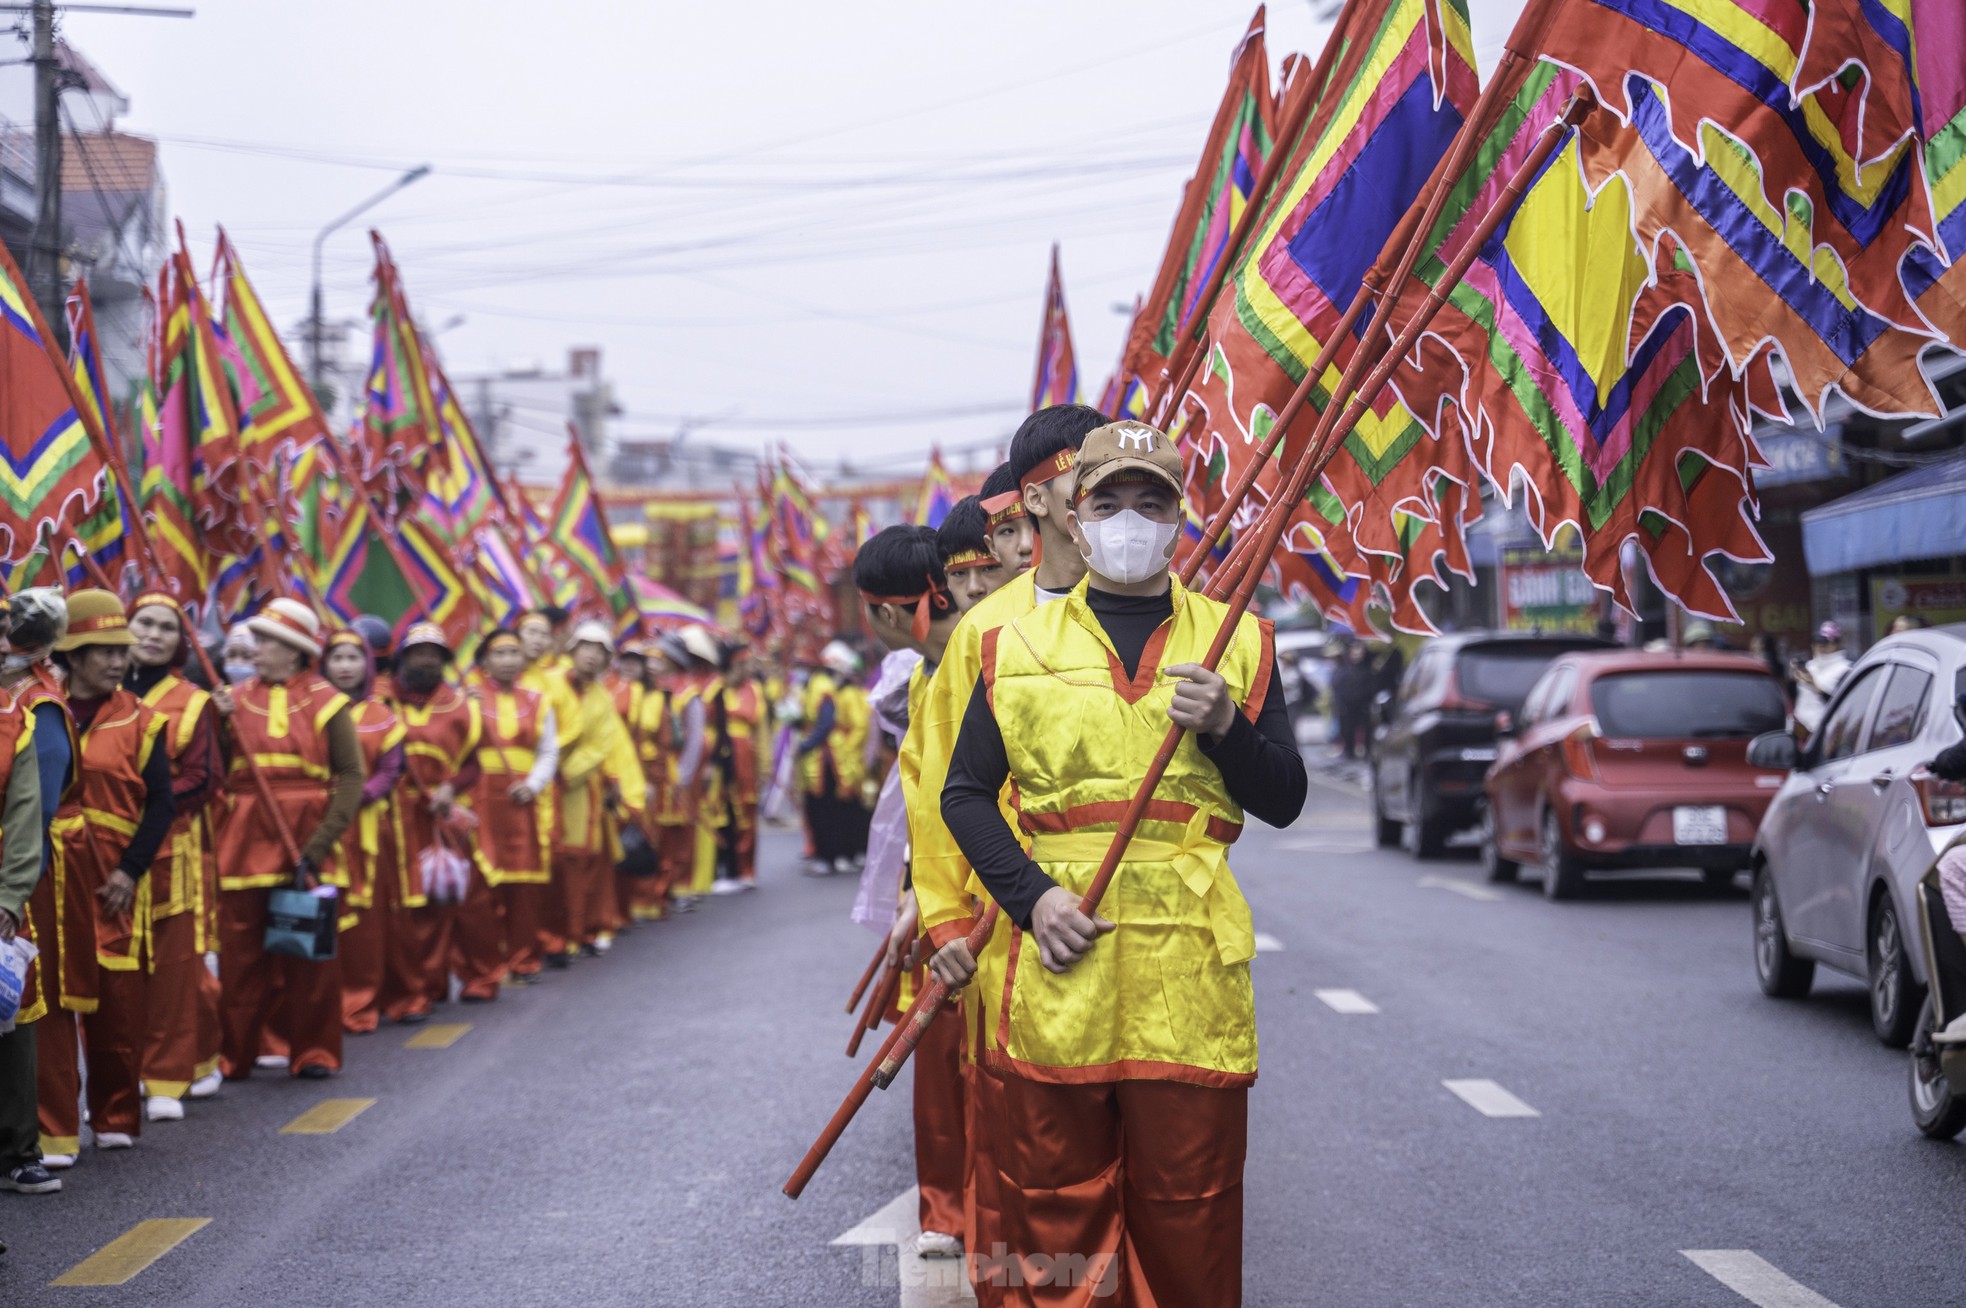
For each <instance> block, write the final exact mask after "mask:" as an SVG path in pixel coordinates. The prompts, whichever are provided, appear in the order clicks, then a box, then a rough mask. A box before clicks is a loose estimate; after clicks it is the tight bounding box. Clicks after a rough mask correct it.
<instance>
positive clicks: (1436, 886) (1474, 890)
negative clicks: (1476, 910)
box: [1420, 877, 1502, 904]
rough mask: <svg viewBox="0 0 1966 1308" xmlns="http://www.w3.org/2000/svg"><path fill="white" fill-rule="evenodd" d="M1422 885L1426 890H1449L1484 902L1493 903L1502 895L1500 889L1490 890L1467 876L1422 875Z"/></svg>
mask: <svg viewBox="0 0 1966 1308" xmlns="http://www.w3.org/2000/svg"><path fill="white" fill-rule="evenodd" d="M1420 886H1421V888H1422V889H1424V890H1449V891H1452V892H1453V893H1455V894H1457V895H1462V896H1465V897H1466V898H1468V899H1478V900H1480V901H1481V902H1482V903H1484V904H1490V903H1493V902H1495V901H1496V900H1498V899H1500V898H1501V897H1502V896H1501V893H1500V892H1499V891H1495V890H1490V889H1489V888H1488V887H1487V886H1478V885H1476V884H1475V883H1474V882H1472V881H1469V880H1468V879H1467V878H1465V877H1421V878H1420Z"/></svg>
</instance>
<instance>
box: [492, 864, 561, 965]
mask: <svg viewBox="0 0 1966 1308" xmlns="http://www.w3.org/2000/svg"><path fill="white" fill-rule="evenodd" d="M552 889H553V888H552V887H551V886H549V885H547V884H546V883H545V882H543V881H508V882H506V883H505V884H504V885H502V886H493V887H492V903H493V904H494V905H495V906H496V908H497V909H498V921H499V926H500V929H501V930H502V932H503V934H504V938H505V966H506V968H507V969H508V970H510V972H511V973H512V975H514V976H537V975H539V968H540V963H541V960H542V956H543V954H544V952H545V948H546V904H547V900H548V899H549V898H550V897H551V895H552ZM561 948H565V944H564V943H562V945H561Z"/></svg>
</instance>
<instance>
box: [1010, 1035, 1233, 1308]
mask: <svg viewBox="0 0 1966 1308" xmlns="http://www.w3.org/2000/svg"><path fill="white" fill-rule="evenodd" d="M1001 1084H1002V1089H1003V1093H1002V1109H1003V1112H1002V1130H1001V1131H1000V1132H999V1133H998V1135H997V1137H996V1140H997V1144H998V1147H999V1149H1000V1151H1001V1156H1000V1157H999V1159H998V1168H999V1170H1000V1171H1001V1173H1002V1177H1003V1181H1004V1183H1005V1184H1006V1185H1007V1186H1010V1187H1013V1188H1014V1190H1015V1192H1016V1193H1015V1194H1014V1195H1012V1196H1010V1197H1009V1202H1008V1203H1007V1204H1006V1212H1005V1219H1006V1228H1007V1229H1006V1234H1007V1236H1008V1243H1009V1245H1010V1248H1011V1250H1012V1252H1013V1253H1014V1254H1015V1255H1017V1261H1018V1263H1019V1266H1018V1267H1016V1268H1014V1269H1012V1270H1013V1271H1014V1272H1016V1273H1017V1274H1018V1279H1021V1280H1022V1281H1023V1283H1024V1286H1025V1291H1026V1293H1028V1294H1029V1296H1030V1301H1031V1302H1032V1303H1033V1304H1036V1305H1067V1304H1069V1305H1074V1306H1075V1308H1089V1306H1090V1305H1095V1304H1099V1305H1125V1306H1128V1308H1141V1306H1143V1305H1160V1306H1161V1308H1186V1306H1187V1305H1190V1304H1198V1305H1207V1306H1208V1308H1236V1305H1238V1304H1240V1303H1241V1302H1242V1165H1243V1157H1244V1155H1245V1153H1246V1152H1247V1149H1248V1126H1249V1092H1248V1091H1247V1090H1242V1089H1238V1090H1214V1089H1209V1088H1206V1087H1202V1086H1193V1085H1186V1084H1183V1083H1180V1082H1176V1081H1113V1082H1104V1083H1093V1084H1086V1085H1051V1084H1048V1083H1045V1082H1041V1081H1031V1080H1027V1079H1025V1078H1024V1077H1020V1076H1016V1075H1011V1074H1006V1075H1004V1076H1003V1077H1002V1081H1001Z"/></svg>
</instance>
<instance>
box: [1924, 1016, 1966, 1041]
mask: <svg viewBox="0 0 1966 1308" xmlns="http://www.w3.org/2000/svg"><path fill="white" fill-rule="evenodd" d="M1932 1043H1933V1044H1935V1045H1966V1013H1961V1014H1960V1015H1959V1016H1958V1017H1955V1018H1953V1019H1952V1021H1950V1022H1948V1023H1946V1029H1945V1030H1943V1031H1937V1032H1934V1033H1933V1035H1932Z"/></svg>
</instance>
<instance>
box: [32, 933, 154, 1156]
mask: <svg viewBox="0 0 1966 1308" xmlns="http://www.w3.org/2000/svg"><path fill="white" fill-rule="evenodd" d="M148 979H149V978H148V977H147V976H146V975H145V974H144V973H143V972H142V970H140V969H139V970H136V971H130V972H112V971H111V970H110V969H108V968H104V969H103V970H102V982H101V1000H102V1002H101V1005H100V1006H99V1007H98V1008H97V1009H96V1011H95V1012H93V1013H70V1012H68V1011H66V1010H64V1009H56V1010H55V1011H54V1012H52V1013H49V1014H48V1015H47V1016H46V1017H43V1018H42V1019H41V1020H40V1021H38V1022H36V1023H35V1024H34V1040H35V1046H34V1057H35V1068H34V1070H35V1090H36V1098H37V1099H38V1100H39V1101H40V1119H41V1152H42V1153H44V1154H72V1153H75V1152H77V1150H78V1149H79V1148H80V1143H81V1136H82V1103H81V1099H82V1073H81V1068H80V1064H79V1063H78V1061H77V1054H78V1053H80V1054H81V1055H82V1056H83V1057H84V1058H86V1059H87V1061H88V1066H89V1084H88V1093H89V1125H90V1126H91V1127H93V1128H94V1129H95V1130H96V1131H97V1132H98V1133H100V1132H103V1131H120V1132H122V1133H123V1134H124V1135H129V1136H134V1135H138V1134H140V1133H141V1132H142V1130H143V1096H141V1095H140V1094H138V1093H137V1082H138V1080H139V1079H140V1078H141V1076H142V1065H143V1038H144V989H145V983H146V981H148Z"/></svg>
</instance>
